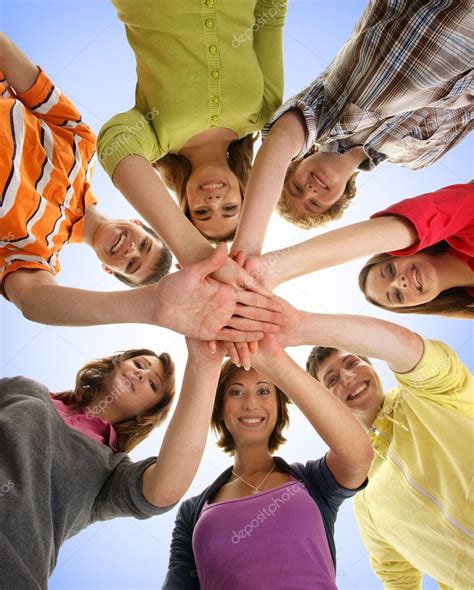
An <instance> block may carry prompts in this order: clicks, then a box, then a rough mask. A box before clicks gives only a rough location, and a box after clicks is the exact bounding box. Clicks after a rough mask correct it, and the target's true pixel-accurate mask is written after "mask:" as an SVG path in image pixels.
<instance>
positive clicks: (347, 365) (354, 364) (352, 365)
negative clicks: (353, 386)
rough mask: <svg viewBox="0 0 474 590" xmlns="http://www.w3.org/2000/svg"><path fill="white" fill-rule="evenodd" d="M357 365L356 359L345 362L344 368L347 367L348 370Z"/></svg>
mask: <svg viewBox="0 0 474 590" xmlns="http://www.w3.org/2000/svg"><path fill="white" fill-rule="evenodd" d="M358 364H359V360H358V359H350V360H349V361H348V362H347V364H346V367H348V368H349V369H351V368H352V367H355V366H356V365H358Z"/></svg>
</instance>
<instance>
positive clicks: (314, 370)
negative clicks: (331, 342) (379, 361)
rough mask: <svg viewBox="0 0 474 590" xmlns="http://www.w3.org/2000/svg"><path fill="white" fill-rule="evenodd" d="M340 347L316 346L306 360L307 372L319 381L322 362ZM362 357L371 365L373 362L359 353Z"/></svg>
mask: <svg viewBox="0 0 474 590" xmlns="http://www.w3.org/2000/svg"><path fill="white" fill-rule="evenodd" d="M338 350H339V349H337V348H331V347H330V346H315V347H314V348H313V349H312V350H311V352H310V353H309V357H308V360H307V361H306V372H307V373H309V374H310V375H311V377H314V378H315V379H316V380H317V381H319V379H318V376H317V375H318V370H319V367H320V366H321V364H322V363H323V362H324V361H325V360H326V359H327V358H329V357H330V356H331V355H332V354H333V353H335V352H338ZM356 356H358V357H359V358H360V359H362V360H363V361H365V362H366V363H368V364H369V365H371V364H372V363H371V362H370V360H369V359H368V358H367V357H366V356H361V355H360V354H357V355H356Z"/></svg>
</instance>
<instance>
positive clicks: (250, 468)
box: [233, 443, 274, 478]
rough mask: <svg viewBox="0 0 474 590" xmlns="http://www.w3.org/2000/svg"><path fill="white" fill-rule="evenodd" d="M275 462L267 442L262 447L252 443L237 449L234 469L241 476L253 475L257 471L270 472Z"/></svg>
mask: <svg viewBox="0 0 474 590" xmlns="http://www.w3.org/2000/svg"><path fill="white" fill-rule="evenodd" d="M273 463H274V461H273V456H272V454H271V453H270V451H269V450H268V446H267V444H266V443H265V445H264V446H261V447H260V448H258V447H257V448H256V447H255V446H254V445H251V446H248V447H243V448H236V449H235V456H234V467H233V469H234V471H235V473H238V474H239V475H240V476H241V477H244V478H245V476H250V477H251V476H252V475H254V474H256V473H268V471H270V469H271V468H272V467H273Z"/></svg>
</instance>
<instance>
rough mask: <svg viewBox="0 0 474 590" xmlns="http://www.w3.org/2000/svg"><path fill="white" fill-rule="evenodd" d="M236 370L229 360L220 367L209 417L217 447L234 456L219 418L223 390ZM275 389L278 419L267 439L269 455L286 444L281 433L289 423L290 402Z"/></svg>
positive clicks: (227, 435)
mask: <svg viewBox="0 0 474 590" xmlns="http://www.w3.org/2000/svg"><path fill="white" fill-rule="evenodd" d="M238 369H239V367H237V366H236V365H234V363H233V362H232V361H230V360H228V361H226V362H225V363H224V364H223V365H222V369H221V374H220V376H219V382H218V384H217V391H216V398H215V401H214V408H213V410H212V417H211V428H212V430H213V432H214V433H215V434H216V436H217V437H218V439H217V446H218V447H220V448H221V449H224V452H225V453H228V454H229V455H233V454H234V449H235V445H234V439H233V438H232V435H231V433H230V432H229V431H228V430H227V428H226V425H225V424H224V420H222V419H221V418H220V416H221V415H222V409H223V406H224V390H225V388H226V385H227V383H228V381H229V378H230V377H231V375H232V374H233V373H235V371H237V370H238ZM275 389H276V397H277V405H278V417H277V422H276V424H275V428H274V429H273V432H272V433H271V435H270V438H269V439H268V450H269V451H270V453H274V452H275V451H276V450H277V449H278V448H279V447H280V445H282V444H283V443H285V442H286V438H285V437H284V436H283V434H282V432H283V430H284V429H285V428H286V427H287V426H288V424H289V423H290V415H289V413H288V406H289V404H290V403H291V402H290V400H289V399H288V397H287V395H286V394H285V393H283V391H282V390H281V389H279V388H278V387H276V386H275Z"/></svg>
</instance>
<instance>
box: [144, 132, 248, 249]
mask: <svg viewBox="0 0 474 590" xmlns="http://www.w3.org/2000/svg"><path fill="white" fill-rule="evenodd" d="M257 137H258V135H257V134H250V135H246V136H245V137H243V138H242V139H237V140H236V141H233V142H232V143H231V144H230V145H229V147H228V158H229V168H230V169H231V170H232V172H233V173H234V174H235V176H236V177H237V179H238V181H239V186H240V193H241V195H242V198H244V195H245V189H246V187H247V182H248V179H249V176H250V171H251V169H252V160H253V144H254V143H255V141H256V139H257ZM153 167H154V168H155V169H156V170H158V172H159V174H160V176H161V178H162V179H163V182H164V183H165V184H166V186H167V187H168V188H169V189H170V190H172V191H173V192H174V193H175V194H176V197H177V199H178V204H179V206H180V208H181V210H182V212H183V213H184V214H185V215H186V217H187V218H188V219H189V220H191V216H190V213H189V207H188V200H187V198H186V185H187V183H188V179H189V176H190V175H191V164H190V163H189V160H187V159H186V158H185V157H184V156H180V155H179V154H166V156H163V158H160V159H159V160H157V161H156V162H154V164H153ZM234 234H235V231H233V232H232V233H231V234H229V235H227V236H224V237H223V238H222V241H227V240H231V239H232V238H233V237H234Z"/></svg>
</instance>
